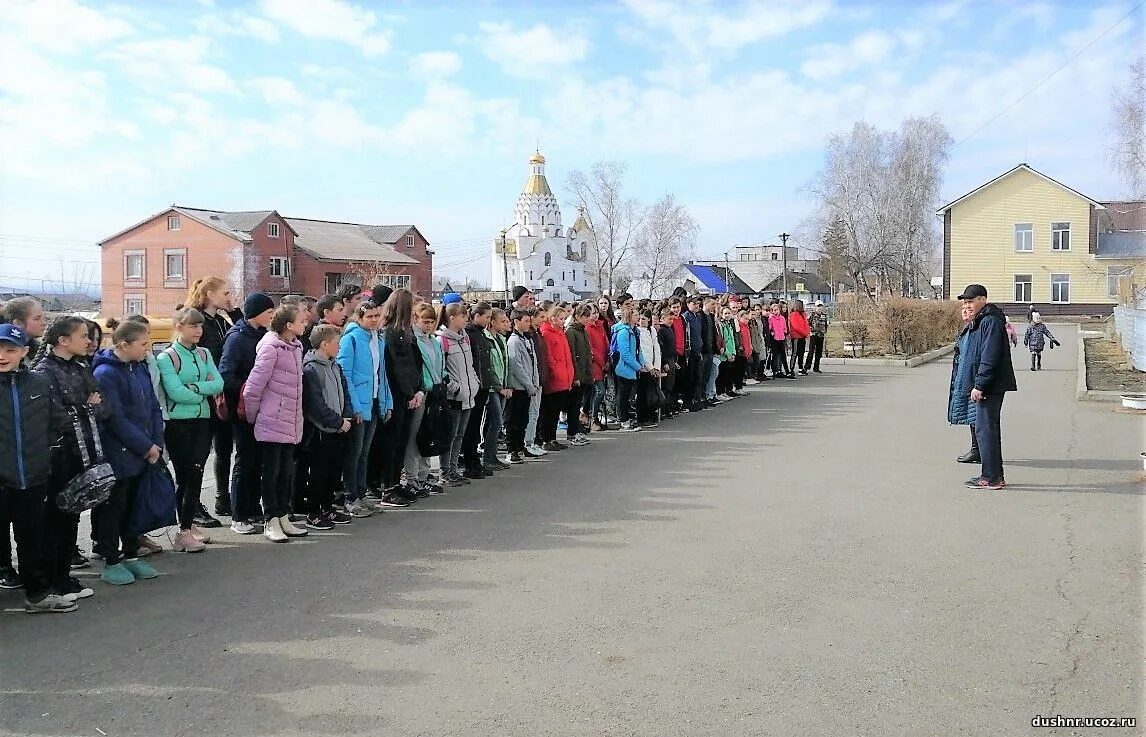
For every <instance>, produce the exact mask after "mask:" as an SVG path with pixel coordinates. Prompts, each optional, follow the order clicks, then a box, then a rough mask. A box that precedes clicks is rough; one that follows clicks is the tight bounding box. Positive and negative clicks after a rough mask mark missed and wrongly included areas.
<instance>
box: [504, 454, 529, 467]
mask: <svg viewBox="0 0 1146 737" xmlns="http://www.w3.org/2000/svg"><path fill="white" fill-rule="evenodd" d="M505 460H506V462H507V463H510V464H512V465H514V466H517V465H519V464H522V463H525V454H524V453H521V452H513V453H510V454H509V456H508V457H507V458H506V459H505Z"/></svg>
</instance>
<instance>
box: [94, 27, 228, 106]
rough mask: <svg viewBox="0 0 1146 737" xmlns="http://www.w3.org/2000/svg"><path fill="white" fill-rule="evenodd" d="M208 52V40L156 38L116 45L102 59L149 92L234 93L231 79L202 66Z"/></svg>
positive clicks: (205, 63) (210, 66) (202, 38)
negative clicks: (176, 88) (113, 63)
mask: <svg viewBox="0 0 1146 737" xmlns="http://www.w3.org/2000/svg"><path fill="white" fill-rule="evenodd" d="M211 50H212V49H211V39H209V38H207V37H205V36H191V37H189V38H185V39H176V38H158V39H153V40H148V41H132V42H129V43H123V44H120V45H118V46H116V47H115V48H114V49H112V50H111V51H108V52H106V53H105V54H104V55H103V57H104V58H107V59H111V60H112V61H116V62H118V63H119V64H120V66H121V68H122V69H123V72H124V74H126V75H128V76H129V77H132V78H134V79H136V80H137V81H139V82H140V83H141V84H144V85H147V86H149V87H151V88H153V89H167V88H169V87H171V86H172V85H176V86H183V87H185V88H187V89H189V90H191V91H194V92H224V93H232V94H233V93H237V92H238V91H239V88H238V86H237V85H236V84H235V81H234V80H233V79H232V78H231V75H230V74H229V73H228V72H227V71H226V70H225V69H223V68H222V67H219V66H215V65H213V64H208V63H207V62H206V58H207V57H208V56H209V54H210V52H211Z"/></svg>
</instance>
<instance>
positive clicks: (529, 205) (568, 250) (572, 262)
mask: <svg viewBox="0 0 1146 737" xmlns="http://www.w3.org/2000/svg"><path fill="white" fill-rule="evenodd" d="M513 217H514V221H513V225H511V226H510V227H509V228H507V229H506V231H505V245H504V248H503V246H502V239H501V237H500V236H499V237H497V238H495V239H494V243H493V279H492V282H491V283H492V284H493V291H495V292H504V291H505V289H506V278H507V277H508V279H509V289H511V290H512V289H513V288H514V287H516V286H518V285H519V284H520V285H524V286H526V287H529V289H530V290H532V291H533V292H536V293H537V299H538V301H541V300H546V299H551V300H553V301H554V302H563V301H564V302H573V301H576V300H579V299H581V298H582V297H583V296H589V295H590V294H593V293H595V292H596V291H597V282H596V279H595V277H594V275H593V274H592V273H590V272H591V270H592V269H591V268H590V264H589V260H588V258H587V256H588V252H589V236H590V232H589V224H588V223H587V222H586V221H585V216H584V213H582V214H581V215H580V216H578V218H577V221H576V222H575V223H573V226H572V227H571V228H569V229H568V230H564V229H562V227H561V207H560V205H558V204H557V198H556V197H554V196H553V190H551V189H550V188H549V182H548V181H546V179H545V157H544V156H542V155H541V154H540V153H535V154H534V155H533V157H532V158H530V159H529V178H528V179H527V180H525V188H524V189H523V190H522V192H521V195H520V196H519V197H518V198H517V207H515V208H514V210H513Z"/></svg>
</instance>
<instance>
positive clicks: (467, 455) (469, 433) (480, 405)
mask: <svg viewBox="0 0 1146 737" xmlns="http://www.w3.org/2000/svg"><path fill="white" fill-rule="evenodd" d="M488 399H489V389H479V390H478V393H477V396H475V397H474V406H473V409H472V410H470V416H469V419H468V420H466V430H465V434H464V435H463V436H462V461H464V462H465V464H466V468H471V469H472V468H477V467H478V466H480V465H481V456H480V455H478V443H480V442H481V428H482V418H483V417H484V416H485V405H486V402H487V401H488Z"/></svg>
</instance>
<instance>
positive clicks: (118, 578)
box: [99, 563, 135, 586]
mask: <svg viewBox="0 0 1146 737" xmlns="http://www.w3.org/2000/svg"><path fill="white" fill-rule="evenodd" d="M99 580H101V581H103V582H104V583H110V584H111V585H112V586H126V585H127V584H129V583H135V574H134V573H132V572H131V571H130V570H129V569H128V567H127V566H125V565H124V564H123V563H116V564H115V565H110V566H104V568H103V571H102V572H101V573H100V574H99Z"/></svg>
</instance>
